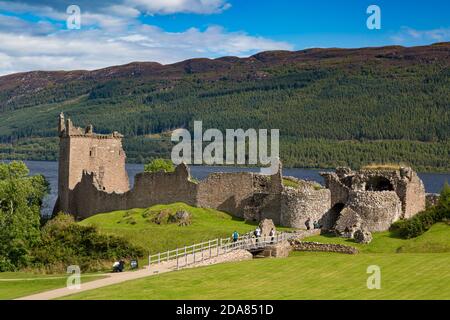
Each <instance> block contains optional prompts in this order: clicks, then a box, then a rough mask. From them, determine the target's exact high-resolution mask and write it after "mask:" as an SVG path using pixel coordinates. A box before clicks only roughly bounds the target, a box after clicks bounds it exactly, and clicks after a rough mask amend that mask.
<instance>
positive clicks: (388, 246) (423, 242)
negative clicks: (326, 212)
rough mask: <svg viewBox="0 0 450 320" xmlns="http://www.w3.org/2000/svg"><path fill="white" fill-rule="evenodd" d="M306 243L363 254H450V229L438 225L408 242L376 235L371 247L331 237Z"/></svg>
mask: <svg viewBox="0 0 450 320" xmlns="http://www.w3.org/2000/svg"><path fill="white" fill-rule="evenodd" d="M305 241H316V242H322V243H338V244H345V245H350V246H353V247H356V248H358V249H359V250H360V251H361V252H362V253H445V252H447V253H450V227H449V226H448V225H447V224H445V223H437V224H435V225H434V226H433V227H432V228H431V229H430V230H429V231H428V232H425V233H424V234H423V235H421V236H420V237H417V238H414V239H408V240H406V239H402V238H400V237H398V236H397V234H395V233H392V232H389V231H386V232H379V233H374V234H373V240H372V242H371V243H370V245H363V244H358V243H356V242H355V241H354V240H353V239H344V238H339V237H335V236H329V235H320V236H314V237H310V238H307V239H305Z"/></svg>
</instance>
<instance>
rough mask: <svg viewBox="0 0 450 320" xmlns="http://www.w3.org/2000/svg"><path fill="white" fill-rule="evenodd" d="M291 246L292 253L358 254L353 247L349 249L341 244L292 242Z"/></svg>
mask: <svg viewBox="0 0 450 320" xmlns="http://www.w3.org/2000/svg"><path fill="white" fill-rule="evenodd" d="M291 245H292V248H293V250H294V251H312V252H335V253H344V254H357V253H359V251H358V249H356V248H355V247H350V246H346V245H343V244H331V243H319V242H305V241H292V242H291Z"/></svg>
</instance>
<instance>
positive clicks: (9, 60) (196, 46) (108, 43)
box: [0, 25, 292, 74]
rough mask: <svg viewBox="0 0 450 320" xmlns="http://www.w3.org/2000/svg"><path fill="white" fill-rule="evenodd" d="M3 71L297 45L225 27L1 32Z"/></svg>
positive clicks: (178, 58) (93, 65)
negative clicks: (29, 32)
mask: <svg viewBox="0 0 450 320" xmlns="http://www.w3.org/2000/svg"><path fill="white" fill-rule="evenodd" d="M0 43H2V46H1V47H0V57H1V63H0V74H8V73H12V72H18V71H30V70H76V69H88V70H92V69H98V68H103V67H108V66H111V65H118V64H125V63H129V62H131V61H157V62H160V63H173V62H177V61H181V60H184V59H188V58H198V57H218V56H222V55H238V56H244V55H250V54H253V53H255V52H258V51H263V50H275V49H287V50H289V49H292V46H291V45H290V44H288V43H284V42H276V41H272V40H270V39H265V38H262V37H253V36H250V35H248V34H246V33H244V32H227V31H226V30H224V29H223V28H220V27H217V26H215V27H209V28H208V29H206V30H205V31H200V30H198V29H195V28H191V29H188V30H186V31H185V32H179V33H169V32H165V31H164V30H162V29H160V28H157V27H154V26H147V25H145V26H140V27H137V28H135V29H134V30H133V31H132V32H126V33H106V32H105V31H104V30H101V29H94V30H85V31H68V30H67V31H60V32H57V33H54V34H51V35H35V34H21V35H17V34H14V33H8V32H1V31H0Z"/></svg>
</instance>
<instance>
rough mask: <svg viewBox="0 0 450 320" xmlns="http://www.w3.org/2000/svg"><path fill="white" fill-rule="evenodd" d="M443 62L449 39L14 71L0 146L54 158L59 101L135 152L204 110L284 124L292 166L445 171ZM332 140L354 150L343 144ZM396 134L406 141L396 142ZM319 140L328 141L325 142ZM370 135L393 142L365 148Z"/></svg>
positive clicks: (159, 151)
mask: <svg viewBox="0 0 450 320" xmlns="http://www.w3.org/2000/svg"><path fill="white" fill-rule="evenodd" d="M449 67H450V43H449V42H446V43H437V44H433V45H429V46H420V47H401V46H389V47H377V48H360V49H339V48H330V49H307V50H301V51H268V52H261V53H258V54H255V55H253V56H251V57H247V58H238V57H221V58H217V59H206V58H198V59H190V60H186V61H182V62H178V63H174V64H168V65H162V64H159V63H156V62H132V63H129V64H126V65H121V66H112V67H108V68H103V69H99V70H93V71H85V70H74V71H32V72H23V73H16V74H10V75H6V76H2V77H0V157H3V158H7V157H9V158H11V157H13V158H34V159H46V158H48V159H53V158H55V153H56V149H55V148H54V146H55V140H54V137H55V131H54V130H55V127H56V122H55V119H56V116H57V114H58V113H59V112H61V111H64V112H65V113H66V114H67V115H68V116H70V117H72V119H73V120H74V121H76V122H77V123H78V124H79V125H84V124H87V123H93V124H94V125H95V126H96V127H97V128H98V130H100V131H101V132H103V131H104V132H108V131H113V130H118V131H121V132H122V133H124V134H125V135H126V137H127V139H128V143H127V142H126V145H125V147H126V148H127V151H128V154H129V159H130V160H132V161H146V160H148V159H149V158H151V157H154V156H161V155H165V156H167V152H168V150H169V149H170V143H162V142H161V143H159V142H158V143H156V142H149V141H146V140H145V139H144V137H146V136H147V135H148V134H151V133H152V134H155V133H156V134H160V133H163V132H165V131H168V130H171V129H173V128H178V127H187V128H190V127H191V125H192V122H193V121H194V120H203V122H204V124H205V125H206V126H208V127H215V128H219V129H225V128H241V127H242V128H244V129H245V128H267V129H270V128H280V129H281V134H282V143H283V146H284V147H285V148H287V146H288V145H289V146H290V147H289V150H290V151H286V155H285V157H286V158H287V159H286V161H285V162H287V163H290V164H292V165H296V166H305V167H311V166H314V167H316V166H318V167H327V166H331V165H332V164H333V163H334V162H336V164H349V165H353V166H355V165H356V166H358V165H360V164H363V163H366V162H370V161H382V162H386V161H397V160H398V161H400V160H405V159H404V158H407V159H406V161H410V162H412V164H413V165H414V164H415V165H416V166H418V167H424V168H430V169H431V168H437V169H438V170H447V169H445V168H448V167H449V165H448V163H447V164H444V162H448V149H447V148H448V140H449V139H450V136H449V135H450V133H449V130H448V127H449V126H450V121H449V109H450V107H449V101H450V90H449V88H450V80H449V79H450V69H449ZM300 140H301V141H300ZM338 141H341V143H347V144H348V147H349V148H350V149H349V150H355V151H354V152H355V153H356V154H358V156H357V157H359V158H360V159H359V160H357V159H356V158H354V159H350V158H352V157H353V156H352V155H340V154H339V152H338V148H337V145H336V143H337V142H338ZM345 141H347V142H345ZM351 141H353V143H352V142H351ZM356 142H357V144H356V145H354V143H356ZM377 143H381V144H383V147H380V145H378V144H377ZM392 143H394V144H395V143H400V144H405V143H407V144H408V146H407V148H409V149H410V150H409V151H408V152H406V154H404V153H405V152H403V154H402V152H400V151H393V149H395V148H398V147H395V148H394V147H392V146H391V145H389V146H386V144H392ZM325 144H326V145H327V146H328V147H330V148H332V149H333V150H332V151H329V152H325V151H323V150H325V149H326V148H325ZM300 145H302V146H300ZM320 145H321V146H322V147H321V148H319V146H320ZM374 145H376V148H381V149H383V150H389V152H388V151H385V152H384V153H383V152H382V156H381V155H380V154H378V155H376V154H375V155H373V156H372V157H370V156H366V155H365V154H366V153H367V152H362V151H361V148H362V147H368V148H369V149H368V150H373V148H375V147H374ZM43 146H46V147H43ZM313 146H314V147H313ZM312 148H313V149H314V150H312ZM358 148H359V149H358ZM403 148H406V146H405V147H403ZM44 149H45V152H44ZM315 149H318V150H315ZM362 149H364V148H362ZM39 150H40V151H39ZM413 150H416V151H413ZM391 151H393V152H391ZM45 153H47V155H45ZM377 153H379V151H378V152H377ZM425 153H428V154H429V155H430V159H428V160H427V159H426V157H424V154H425ZM360 154H362V155H360ZM446 155H447V159H445V157H446ZM282 157H283V155H282ZM408 158H411V159H408ZM419 158H421V159H420V160H419ZM296 159H297V160H296ZM333 159H334V160H333Z"/></svg>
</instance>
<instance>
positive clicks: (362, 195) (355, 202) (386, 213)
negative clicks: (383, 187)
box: [347, 191, 402, 232]
mask: <svg viewBox="0 0 450 320" xmlns="http://www.w3.org/2000/svg"><path fill="white" fill-rule="evenodd" d="M347 206H348V207H349V208H350V209H352V210H353V211H354V212H356V213H358V215H359V216H360V217H361V220H362V226H363V227H366V228H367V229H368V230H369V231H370V232H376V231H385V230H388V229H389V227H390V226H391V225H392V223H394V222H395V221H397V220H398V219H400V217H401V216H402V204H401V202H400V199H399V198H398V196H397V194H396V193H395V192H394V191H382V192H374V191H356V192H351V193H350V196H349V201H348V203H347Z"/></svg>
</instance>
